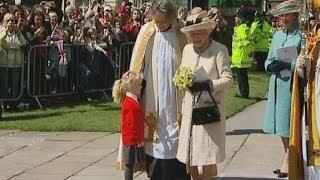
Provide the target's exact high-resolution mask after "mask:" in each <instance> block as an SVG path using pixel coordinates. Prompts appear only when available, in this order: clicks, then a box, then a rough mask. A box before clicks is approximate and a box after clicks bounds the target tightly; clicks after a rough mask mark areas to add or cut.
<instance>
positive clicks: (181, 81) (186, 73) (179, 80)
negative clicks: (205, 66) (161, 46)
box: [172, 67, 195, 90]
mask: <svg viewBox="0 0 320 180" xmlns="http://www.w3.org/2000/svg"><path fill="white" fill-rule="evenodd" d="M194 77H195V71H194V70H193V69H192V68H190V67H181V68H179V69H178V70H177V71H176V73H175V74H174V77H173V79H172V81H173V83H174V85H175V86H176V88H178V89H179V90H184V89H186V88H188V87H190V86H191V84H192V81H193V80H194Z"/></svg>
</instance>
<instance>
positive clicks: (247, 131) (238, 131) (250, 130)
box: [227, 129, 264, 135]
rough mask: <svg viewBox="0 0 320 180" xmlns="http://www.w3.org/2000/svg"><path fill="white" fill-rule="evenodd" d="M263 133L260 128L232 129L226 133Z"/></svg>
mask: <svg viewBox="0 0 320 180" xmlns="http://www.w3.org/2000/svg"><path fill="white" fill-rule="evenodd" d="M252 133H256V134H264V132H263V130H262V129H239V130H238V129H235V130H233V131H229V132H227V135H244V134H252Z"/></svg>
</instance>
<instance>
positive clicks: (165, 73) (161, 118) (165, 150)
mask: <svg viewBox="0 0 320 180" xmlns="http://www.w3.org/2000/svg"><path fill="white" fill-rule="evenodd" d="M176 40H177V38H176V34H175V33H174V32H172V31H166V32H156V34H155V39H154V47H153V48H154V49H156V50H157V52H156V53H157V54H156V55H157V58H156V61H157V73H158V74H157V76H158V79H157V81H158V82H157V84H158V87H156V88H157V90H158V96H157V99H156V101H157V104H158V121H157V123H158V124H157V135H158V140H157V142H156V143H150V142H148V143H146V144H145V145H146V146H145V150H146V154H148V155H150V156H153V157H155V158H157V159H174V158H176V153H177V149H178V137H179V125H178V122H177V108H176V91H175V87H174V86H173V83H172V78H173V76H174V73H175V67H174V66H175V65H174V56H173V53H174V49H173V47H174V45H175V43H177V42H176Z"/></svg>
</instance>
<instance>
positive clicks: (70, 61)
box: [27, 45, 115, 108]
mask: <svg viewBox="0 0 320 180" xmlns="http://www.w3.org/2000/svg"><path fill="white" fill-rule="evenodd" d="M64 50H65V52H66V59H67V64H66V65H65V66H61V65H60V64H59V62H60V56H59V51H58V48H57V47H56V45H50V46H48V45H36V46H33V47H31V49H30V50H29V53H28V76H27V87H28V94H29V95H30V96H31V97H34V98H35V99H36V101H37V102H38V104H39V106H40V107H41V108H42V105H41V103H40V101H39V98H41V97H50V96H61V95H69V94H75V93H84V92H94V91H101V92H103V93H104V95H105V96H107V95H106V93H105V90H110V89H111V88H112V85H113V82H114V79H115V71H114V63H113V60H112V58H110V57H108V56H105V55H103V53H101V52H99V51H96V50H95V51H93V52H89V51H88V50H87V49H86V48H85V46H84V45H65V46H64Z"/></svg>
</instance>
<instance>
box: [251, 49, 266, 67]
mask: <svg viewBox="0 0 320 180" xmlns="http://www.w3.org/2000/svg"><path fill="white" fill-rule="evenodd" d="M267 57H268V52H254V59H255V61H256V62H257V71H265V69H264V62H265V61H266V59H267Z"/></svg>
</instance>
